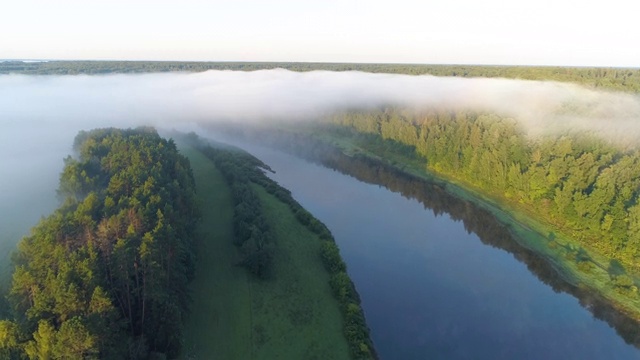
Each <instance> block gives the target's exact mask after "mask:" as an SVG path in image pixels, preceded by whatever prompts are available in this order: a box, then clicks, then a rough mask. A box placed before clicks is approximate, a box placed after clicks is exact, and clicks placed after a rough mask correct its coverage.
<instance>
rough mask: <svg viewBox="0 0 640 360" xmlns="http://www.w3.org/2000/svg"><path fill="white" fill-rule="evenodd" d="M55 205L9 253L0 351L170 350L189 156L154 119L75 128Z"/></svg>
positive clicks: (189, 251) (176, 328)
mask: <svg viewBox="0 0 640 360" xmlns="http://www.w3.org/2000/svg"><path fill="white" fill-rule="evenodd" d="M74 150H75V151H76V153H77V157H75V158H74V157H68V158H67V159H65V167H64V170H63V171H62V174H61V176H60V187H59V196H60V198H61V200H62V201H63V204H62V206H61V207H60V208H59V209H58V210H56V211H55V212H54V213H53V214H52V215H50V216H49V217H47V218H44V219H43V220H42V221H41V222H40V223H39V224H38V225H37V226H36V227H35V228H34V229H33V230H32V233H31V235H30V236H28V237H26V238H24V239H23V240H22V241H21V242H20V244H19V246H18V251H17V253H16V254H15V256H14V258H15V260H14V262H15V272H14V275H13V282H12V286H11V289H10V294H9V300H10V304H11V314H12V316H11V318H9V319H6V320H2V321H0V357H2V358H25V357H28V358H31V359H50V358H56V359H57V358H60V359H63V358H64V359H81V358H86V359H90V358H94V359H97V358H100V359H121V358H134V359H135V358H147V357H153V356H164V355H166V356H169V357H175V356H176V354H178V352H179V351H180V348H181V343H182V324H183V319H184V318H185V316H186V315H187V313H188V308H189V295H188V291H187V284H188V283H189V281H190V279H191V278H192V276H193V269H194V264H195V252H194V249H195V248H194V241H195V240H194V239H195V238H194V228H195V224H196V222H197V220H198V209H197V207H196V202H195V188H194V181H193V176H192V174H191V168H190V165H189V162H188V160H187V159H186V158H185V157H183V156H181V155H180V154H179V153H178V151H177V150H176V146H175V144H174V143H173V141H171V140H165V139H162V138H161V137H160V136H158V134H157V133H156V132H155V130H153V129H150V128H138V129H135V130H117V129H101V130H94V131H90V132H81V133H80V134H79V135H78V136H77V137H76V140H75V144H74Z"/></svg>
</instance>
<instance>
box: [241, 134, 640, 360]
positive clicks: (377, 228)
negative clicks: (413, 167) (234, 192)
mask: <svg viewBox="0 0 640 360" xmlns="http://www.w3.org/2000/svg"><path fill="white" fill-rule="evenodd" d="M242 147H243V148H245V149H246V150H248V151H249V152H251V153H252V154H253V155H255V156H257V157H258V158H260V159H261V160H262V161H264V162H265V163H266V164H268V165H269V166H270V167H271V168H272V169H273V170H275V171H276V173H275V174H272V175H270V176H271V177H272V178H273V179H275V180H276V181H278V182H279V183H280V184H281V185H283V186H284V187H286V188H288V189H289V190H291V192H292V193H293V195H294V197H295V198H296V199H297V200H298V201H299V202H300V203H301V204H302V205H303V206H304V207H305V208H307V209H308V210H309V211H310V212H311V213H313V214H314V215H315V216H316V217H317V218H319V219H320V220H321V221H323V222H324V223H325V224H326V225H327V226H328V227H329V229H330V230H331V231H332V233H333V234H334V236H335V239H336V241H337V243H338V245H339V246H340V250H341V253H342V256H343V257H344V259H345V261H346V262H347V264H348V271H349V274H350V276H351V278H352V279H353V281H354V282H355V284H356V287H357V290H358V292H359V293H360V295H361V298H362V307H363V309H364V312H365V315H366V318H367V323H368V325H369V327H370V329H371V335H372V338H373V341H374V343H375V346H376V349H377V351H378V353H379V355H380V357H381V358H382V359H636V358H640V352H639V350H638V349H637V348H635V347H633V346H631V345H628V344H626V343H625V341H624V340H623V339H622V338H621V337H620V336H619V335H618V334H617V333H616V331H615V330H614V329H613V328H612V327H611V326H610V325H609V324H608V323H606V322H604V321H602V320H598V319H596V318H594V316H593V315H592V313H591V312H589V311H588V310H586V309H585V308H583V307H582V306H581V305H580V303H579V301H578V299H576V297H574V296H572V295H569V294H567V293H565V292H556V291H554V290H553V289H552V287H550V286H549V285H547V284H545V283H543V282H542V281H541V280H540V279H539V276H536V275H534V274H533V273H532V272H531V271H530V270H529V269H528V268H527V266H526V265H525V264H524V263H522V262H521V261H519V260H517V259H516V258H515V257H514V255H513V254H512V253H510V252H507V251H505V250H503V249H501V248H500V246H502V247H505V246H504V245H500V246H498V245H494V246H488V245H486V244H485V243H491V241H492V239H480V238H479V237H478V235H476V234H474V233H473V232H471V233H470V232H467V230H465V225H463V223H462V222H461V221H456V220H453V219H452V217H451V216H450V215H449V214H447V213H442V214H441V215H440V216H436V215H435V214H434V211H433V210H431V209H429V208H425V205H424V204H423V203H421V202H418V201H417V200H413V199H408V198H405V197H403V196H401V195H400V194H398V193H394V192H391V191H389V190H387V189H386V188H385V187H382V186H378V185H371V184H367V183H365V182H361V181H359V180H356V179H355V178H353V177H350V176H347V175H344V174H342V173H339V172H337V171H334V170H331V169H329V168H326V167H323V166H319V165H316V164H312V163H309V162H307V161H305V160H302V159H300V158H297V157H294V156H291V155H287V154H285V153H282V152H280V151H276V150H271V149H267V148H264V147H259V146H253V145H246V144H244V145H242ZM463 207H464V204H463ZM439 211H441V209H440V210H438V212H439ZM482 226H483V224H482V223H481V224H479V225H475V227H474V228H478V229H482ZM468 227H469V226H468ZM478 232H480V231H478ZM494 232H495V231H494ZM483 233H484V234H487V232H486V231H483ZM489 233H491V232H489ZM497 233H500V232H499V231H498V232H497ZM501 234H502V233H501ZM500 236H502V235H500ZM489 237H490V235H489ZM483 242H484V243H483ZM502 242H504V241H502ZM506 248H509V246H506ZM520 258H522V256H520ZM543 268H544V266H543ZM548 282H549V281H548ZM551 282H553V281H551ZM558 286H559V287H560V288H562V286H561V285H557V286H556V288H557V287H558Z"/></svg>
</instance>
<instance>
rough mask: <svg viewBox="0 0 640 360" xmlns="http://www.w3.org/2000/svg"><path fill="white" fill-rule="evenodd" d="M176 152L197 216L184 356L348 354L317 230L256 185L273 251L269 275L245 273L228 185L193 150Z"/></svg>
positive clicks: (339, 356) (315, 356)
mask: <svg viewBox="0 0 640 360" xmlns="http://www.w3.org/2000/svg"><path fill="white" fill-rule="evenodd" d="M182 153H183V154H184V155H186V156H187V157H188V158H189V160H190V161H191V166H192V168H193V172H194V176H195V180H196V186H197V191H198V196H199V198H200V200H201V209H202V215H203V219H202V223H201V224H200V228H199V231H200V235H201V238H202V239H203V241H202V244H201V245H200V251H199V253H198V255H199V258H198V265H197V269H196V278H195V280H194V282H193V283H192V285H191V287H192V291H193V293H192V295H193V300H194V301H193V305H192V315H191V316H190V318H189V319H188V321H187V324H186V328H185V346H184V351H183V358H185V359H189V358H193V359H348V358H349V349H348V345H347V342H346V340H345V338H344V336H343V332H342V331H343V330H342V315H341V313H340V309H339V306H338V302H337V301H336V300H335V299H334V298H333V296H332V294H331V289H330V287H329V275H328V273H327V272H326V270H325V269H324V267H323V265H322V261H321V258H320V255H319V254H320V244H321V242H320V241H321V240H320V239H319V238H318V236H317V235H315V234H313V233H312V232H310V231H309V230H307V228H305V227H304V226H303V225H301V224H300V223H299V222H298V221H297V220H296V218H295V216H294V215H293V213H292V212H291V210H289V207H288V206H287V205H285V204H283V203H282V202H280V201H279V200H277V199H276V198H275V197H274V196H272V195H270V194H268V193H267V192H266V191H265V190H264V189H262V187H260V186H257V185H254V186H255V190H256V192H257V193H258V195H259V197H260V200H261V202H262V205H263V210H264V212H265V216H266V218H267V221H268V222H269V223H270V225H271V227H272V230H273V231H274V233H275V238H276V244H275V245H276V253H275V255H274V265H273V272H272V275H271V277H270V278H269V279H267V280H259V279H256V278H254V277H251V276H249V275H248V273H247V271H246V270H245V269H243V268H241V267H239V266H234V265H233V263H234V259H236V258H237V256H238V253H237V250H236V248H235V247H234V245H233V242H232V238H233V225H232V218H233V201H232V198H231V194H230V192H229V187H228V186H227V184H226V183H225V182H224V179H223V178H222V175H221V174H220V172H219V171H218V170H217V169H216V168H215V166H214V165H213V163H212V162H211V161H209V159H207V158H206V157H205V156H204V155H202V154H201V153H200V152H199V151H197V150H195V149H193V148H189V147H183V148H182Z"/></svg>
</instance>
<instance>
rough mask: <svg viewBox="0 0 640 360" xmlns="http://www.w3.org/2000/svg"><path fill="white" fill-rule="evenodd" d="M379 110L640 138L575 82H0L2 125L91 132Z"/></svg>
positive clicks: (215, 78) (637, 108) (338, 75)
mask: <svg viewBox="0 0 640 360" xmlns="http://www.w3.org/2000/svg"><path fill="white" fill-rule="evenodd" d="M381 105H397V106H408V107H411V108H418V109H420V108H433V107H444V108H447V109H454V110H455V109H464V110H475V111H486V112H495V113H498V114H500V115H503V116H509V117H513V118H515V119H516V120H518V121H520V122H521V123H522V124H523V126H524V128H525V129H526V130H527V131H529V132H530V133H531V134H538V133H545V132H547V131H551V130H553V131H557V130H560V131H564V130H568V129H571V130H574V131H594V132H595V133H598V134H600V135H602V136H607V137H611V138H612V139H616V140H624V141H625V142H627V141H628V140H638V139H640V128H639V126H638V120H639V119H640V98H639V97H638V96H635V95H631V94H624V93H613V92H602V91H595V90H592V89H586V88H583V87H580V86H578V85H573V84H567V83H557V82H543V81H521V80H508V79H486V78H473V79H467V78H452V77H433V76H409V75H391V74H370V73H361V72H327V71H313V72H306V73H298V72H291V71H287V70H281V69H277V70H263V71H254V72H238V71H207V72H204V73H165V74H142V75H106V76H21V75H8V76H7V75H5V76H0V121H2V123H3V124H2V125H4V126H5V129H6V125H7V122H17V123H18V126H20V125H21V124H25V123H30V124H32V125H34V126H35V125H36V124H40V125H42V124H46V123H51V124H56V125H57V126H59V127H63V126H64V127H73V128H77V127H80V128H83V129H88V128H92V127H96V126H135V125H140V124H149V125H158V126H172V127H176V126H177V127H179V125H180V124H185V123H194V122H196V123H200V122H210V121H220V120H226V121H229V120H231V121H240V122H260V121H270V120H307V119H314V118H317V117H318V116H321V115H323V114H326V113H329V112H331V111H334V110H340V109H347V108H365V109H366V108H373V107H376V106H381Z"/></svg>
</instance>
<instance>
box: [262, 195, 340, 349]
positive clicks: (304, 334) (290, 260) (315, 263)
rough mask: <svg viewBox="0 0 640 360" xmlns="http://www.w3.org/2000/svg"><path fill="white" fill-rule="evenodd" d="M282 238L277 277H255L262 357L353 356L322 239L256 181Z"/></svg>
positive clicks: (275, 266) (274, 271)
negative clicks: (325, 264)
mask: <svg viewBox="0 0 640 360" xmlns="http://www.w3.org/2000/svg"><path fill="white" fill-rule="evenodd" d="M253 189H254V191H256V193H257V194H258V197H259V198H260V200H261V202H262V206H263V210H264V214H265V217H266V219H267V221H268V223H269V224H270V225H271V229H272V231H273V233H274V238H275V239H276V240H275V241H276V244H275V245H276V247H275V249H276V250H275V252H274V258H273V265H272V266H273V267H272V278H271V279H269V280H266V281H261V280H259V279H256V278H252V282H251V290H252V296H253V302H252V308H253V314H254V316H253V330H254V347H255V349H256V353H255V355H256V357H255V358H256V359H276V358H280V359H349V358H350V356H349V347H348V344H347V342H346V340H345V338H344V336H342V332H341V329H342V316H341V314H340V308H339V306H338V304H337V303H336V301H335V300H334V299H333V297H332V296H331V288H330V286H329V274H327V272H326V271H325V269H324V268H323V264H322V261H321V259H320V256H318V255H319V253H320V246H321V243H322V241H321V240H320V238H319V237H318V235H316V234H314V233H312V232H310V231H309V230H308V229H307V228H305V227H304V226H302V225H301V224H300V223H299V222H298V221H297V219H296V217H295V216H294V214H293V213H292V212H291V210H290V209H289V208H288V206H287V205H286V204H284V203H282V202H281V201H280V200H279V199H277V198H276V197H274V196H273V195H271V194H269V193H267V192H266V191H265V190H264V189H263V188H262V187H260V186H257V185H254V186H253Z"/></svg>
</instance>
